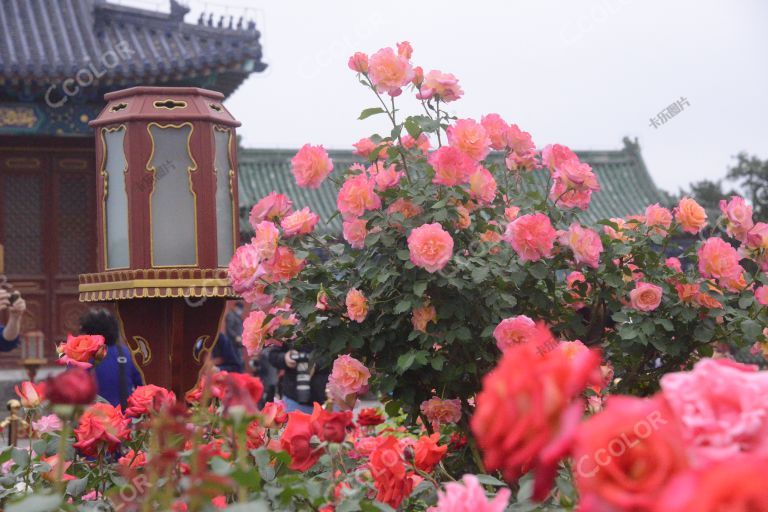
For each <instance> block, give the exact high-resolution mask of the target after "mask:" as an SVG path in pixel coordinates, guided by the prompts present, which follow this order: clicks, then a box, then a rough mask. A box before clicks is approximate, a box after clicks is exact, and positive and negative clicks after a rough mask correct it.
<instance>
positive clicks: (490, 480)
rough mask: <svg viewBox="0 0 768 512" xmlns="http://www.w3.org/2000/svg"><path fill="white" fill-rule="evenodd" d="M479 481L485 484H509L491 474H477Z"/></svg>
mask: <svg viewBox="0 0 768 512" xmlns="http://www.w3.org/2000/svg"><path fill="white" fill-rule="evenodd" d="M476 476H477V481H478V482H480V483H481V484H483V485H492V486H494V487H505V486H506V485H507V484H505V483H504V482H502V481H501V480H499V479H498V478H494V477H492V476H491V475H476Z"/></svg>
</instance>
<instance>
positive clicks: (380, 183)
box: [368, 165, 404, 192]
mask: <svg viewBox="0 0 768 512" xmlns="http://www.w3.org/2000/svg"><path fill="white" fill-rule="evenodd" d="M368 173H369V174H370V175H371V176H372V177H373V180H374V181H375V182H376V190H378V191H379V192H383V191H385V190H389V189H390V188H394V187H396V186H397V185H398V184H399V183H400V178H402V177H403V174H404V173H402V172H398V171H397V170H396V169H395V166H394V165H390V166H387V167H383V166H382V168H381V169H379V168H378V167H377V166H375V165H372V166H371V167H370V168H369V169H368Z"/></svg>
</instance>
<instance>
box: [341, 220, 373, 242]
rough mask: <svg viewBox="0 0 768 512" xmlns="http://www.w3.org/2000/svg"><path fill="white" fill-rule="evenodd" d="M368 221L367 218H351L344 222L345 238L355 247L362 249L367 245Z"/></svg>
mask: <svg viewBox="0 0 768 512" xmlns="http://www.w3.org/2000/svg"><path fill="white" fill-rule="evenodd" d="M367 224H368V222H367V221H366V220H365V219H359V218H358V219H349V220H345V221H344V222H343V224H342V235H343V236H344V240H346V241H347V242H348V243H349V246H350V247H352V248H353V249H362V248H363V247H365V237H366V236H367V235H368V228H367V227H366V226H367Z"/></svg>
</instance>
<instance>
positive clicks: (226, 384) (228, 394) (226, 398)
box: [211, 372, 264, 415]
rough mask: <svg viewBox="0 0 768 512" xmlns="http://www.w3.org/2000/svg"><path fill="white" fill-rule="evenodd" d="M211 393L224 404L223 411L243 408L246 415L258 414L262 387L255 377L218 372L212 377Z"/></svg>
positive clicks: (262, 391) (262, 392)
mask: <svg viewBox="0 0 768 512" xmlns="http://www.w3.org/2000/svg"><path fill="white" fill-rule="evenodd" d="M211 380H212V386H211V393H212V394H213V396H215V397H216V398H218V399H220V400H221V402H222V403H223V404H224V410H225V411H227V410H229V409H230V408H232V407H243V408H244V409H245V412H246V414H249V415H254V414H256V413H257V412H259V400H261V395H262V394H264V386H263V385H262V383H261V380H259V379H258V378H257V377H252V376H251V375H248V374H246V373H229V372H218V373H216V374H214V375H213V378H212V379H211Z"/></svg>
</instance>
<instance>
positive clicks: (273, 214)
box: [249, 192, 293, 228]
mask: <svg viewBox="0 0 768 512" xmlns="http://www.w3.org/2000/svg"><path fill="white" fill-rule="evenodd" d="M291 208H293V203H292V202H291V200H290V199H288V198H287V197H286V196H284V195H283V194H278V193H277V192H270V193H269V194H268V195H267V196H265V197H263V198H261V199H260V200H259V202H258V203H256V204H255V205H253V208H251V214H250V217H249V220H250V222H251V226H253V227H254V228H255V227H256V224H258V223H259V222H261V221H263V220H277V219H280V218H282V217H284V216H285V215H288V214H289V213H290V212H291Z"/></svg>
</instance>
